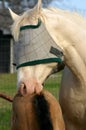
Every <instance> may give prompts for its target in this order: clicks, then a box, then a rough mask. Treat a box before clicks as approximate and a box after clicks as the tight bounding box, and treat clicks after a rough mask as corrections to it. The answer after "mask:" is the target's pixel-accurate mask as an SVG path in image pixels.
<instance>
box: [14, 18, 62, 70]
mask: <svg viewBox="0 0 86 130" xmlns="http://www.w3.org/2000/svg"><path fill="white" fill-rule="evenodd" d="M62 55H63V54H62V51H61V49H60V48H59V47H58V46H57V45H56V43H55V42H54V40H53V39H52V37H51V36H50V35H49V33H48V31H47V29H46V28H45V26H44V24H43V23H42V22H41V21H40V20H38V24H37V25H26V26H22V27H21V28H20V37H19V41H18V43H15V45H14V63H15V64H16V65H17V69H18V68H19V67H23V66H31V65H36V64H43V63H50V62H62Z"/></svg>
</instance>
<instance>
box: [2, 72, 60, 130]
mask: <svg viewBox="0 0 86 130" xmlns="http://www.w3.org/2000/svg"><path fill="white" fill-rule="evenodd" d="M16 80H17V79H16V74H0V93H5V94H7V95H9V96H12V97H13V96H14V95H15V93H16V91H17V89H16ZM60 80H61V73H59V75H55V76H52V77H50V78H49V79H48V80H47V81H46V82H45V85H44V89H47V90H49V91H50V92H51V93H52V94H53V95H54V96H55V97H56V98H57V97H58V91H59V86H60ZM11 112H12V104H11V103H10V102H7V101H5V100H3V99H1V98H0V130H10V126H11Z"/></svg>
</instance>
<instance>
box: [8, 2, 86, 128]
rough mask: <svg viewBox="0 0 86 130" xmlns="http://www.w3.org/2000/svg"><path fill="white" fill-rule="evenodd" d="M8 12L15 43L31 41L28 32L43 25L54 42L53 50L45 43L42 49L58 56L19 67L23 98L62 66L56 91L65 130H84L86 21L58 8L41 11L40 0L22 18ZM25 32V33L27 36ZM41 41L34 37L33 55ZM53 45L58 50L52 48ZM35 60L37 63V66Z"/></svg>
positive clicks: (77, 15) (85, 125)
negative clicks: (59, 85) (11, 21)
mask: <svg viewBox="0 0 86 130" xmlns="http://www.w3.org/2000/svg"><path fill="white" fill-rule="evenodd" d="M10 13H11V16H12V19H13V20H14V23H13V25H12V34H13V36H14V39H15V41H20V42H21V41H23V43H28V42H30V41H31V39H30V38H32V37H31V36H32V35H30V33H32V34H33V33H34V31H36V30H37V29H38V28H40V27H41V25H44V27H45V29H44V30H47V33H48V34H49V36H50V37H51V39H52V40H53V41H52V42H51V44H52V45H51V46H52V47H48V46H47V44H48V40H47V41H46V42H44V44H43V45H45V46H46V47H45V49H46V48H49V51H48V52H49V54H50V52H52V53H53V55H55V56H57V57H53V58H52V57H51V58H50V59H49V58H47V60H37V59H36V62H35V63H34V61H33V60H32V61H31V62H29V63H30V64H28V65H27V64H24V65H25V66H22V65H20V66H19V67H17V69H18V70H17V73H18V74H17V75H18V76H17V77H18V87H19V91H20V92H21V93H22V95H26V94H31V93H34V92H35V93H40V92H41V91H42V89H43V83H44V81H45V80H46V79H47V77H48V76H49V75H51V74H52V72H55V71H57V70H58V66H60V65H61V64H65V68H64V70H63V76H62V81H61V87H60V92H59V102H60V105H61V109H62V113H63V117H64V121H65V125H66V130H85V129H86V123H85V122H86V116H85V115H86V114H85V113H86V96H85V95H86V55H85V52H86V51H85V50H86V46H85V45H86V19H85V18H84V17H82V16H80V15H79V14H77V13H75V12H69V11H65V10H61V9H58V8H57V9H55V8H49V9H44V8H42V7H41V0H38V3H37V4H36V5H35V7H34V8H32V9H30V10H27V11H25V12H24V13H23V14H22V15H17V14H15V13H14V12H13V11H12V10H10ZM40 21H41V22H42V24H41V22H40ZM27 28H28V29H27ZM37 32H38V31H37ZM42 32H43V31H41V32H40V35H41V36H43V35H42ZM25 33H27V34H28V35H27V37H26V35H25ZM34 35H35V34H34ZM38 36H39V35H38ZM45 36H46V35H45ZM34 37H35V36H34ZM21 38H22V40H21ZM36 38H37V35H36ZM40 39H41V40H39V38H37V39H36V42H35V40H34V43H35V47H34V48H36V49H34V53H35V51H36V50H37V47H36V45H37V43H38V42H40V41H41V42H42V41H43V40H44V37H43V38H42V37H41V38H40ZM41 42H40V43H41ZM54 43H55V44H56V46H57V47H56V46H54ZM16 45H17V44H16ZM53 46H54V47H53ZM32 48H33V47H32ZM20 50H21V48H19V49H18V52H19V51H20ZM43 50H44V48H43V49H40V48H39V51H38V56H40V55H41V53H42V51H43ZM43 52H45V50H44V51H43ZM16 55H17V52H16ZM45 55H47V54H45ZM17 56H18V55H17ZM30 57H31V56H30ZM17 58H18V57H17ZM18 59H19V58H18ZM51 59H52V60H51ZM37 61H40V62H39V63H38V62H37ZM42 61H45V62H42ZM32 62H33V64H32ZM80 66H81V67H80Z"/></svg>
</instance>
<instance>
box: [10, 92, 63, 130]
mask: <svg viewBox="0 0 86 130" xmlns="http://www.w3.org/2000/svg"><path fill="white" fill-rule="evenodd" d="M41 94H43V96H44V98H45V100H46V101H47V102H48V105H49V113H50V118H51V121H52V126H53V130H65V126H64V121H63V117H62V113H61V108H60V106H59V103H58V102H57V100H56V99H55V98H54V96H52V95H51V93H49V92H48V91H43V92H41ZM35 96H36V94H33V95H27V96H24V97H23V96H21V95H19V94H17V95H16V96H15V98H14V100H13V115H12V129H11V130H41V128H39V121H38V120H37V115H36V110H35V108H34V98H35ZM44 107H45V106H44ZM38 108H39V105H38ZM46 114H47V113H46ZM45 120H46V119H45ZM43 121H44V120H42V122H43ZM47 130H49V129H47Z"/></svg>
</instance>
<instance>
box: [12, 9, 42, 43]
mask: <svg viewBox="0 0 86 130" xmlns="http://www.w3.org/2000/svg"><path fill="white" fill-rule="evenodd" d="M38 17H39V14H37V13H36V12H35V11H33V10H32V9H30V10H28V11H26V12H24V13H23V14H22V15H20V17H18V19H16V20H15V21H14V23H13V25H12V27H11V30H12V35H13V36H14V39H15V41H18V38H19V33H20V27H21V26H24V23H26V22H27V21H28V22H29V21H33V20H34V19H38ZM28 24H29V23H28Z"/></svg>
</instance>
